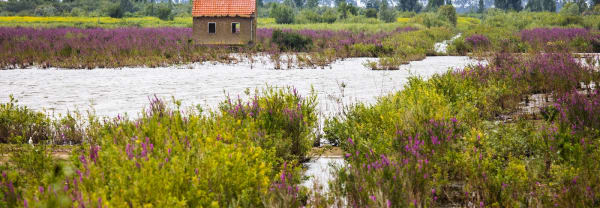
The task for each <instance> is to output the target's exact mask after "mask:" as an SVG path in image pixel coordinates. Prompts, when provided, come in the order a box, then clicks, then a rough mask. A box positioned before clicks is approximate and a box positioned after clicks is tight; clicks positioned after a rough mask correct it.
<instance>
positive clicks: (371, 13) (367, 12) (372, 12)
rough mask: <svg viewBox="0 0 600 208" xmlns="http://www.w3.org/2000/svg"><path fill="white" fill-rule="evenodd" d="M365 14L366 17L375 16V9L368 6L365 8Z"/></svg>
mask: <svg viewBox="0 0 600 208" xmlns="http://www.w3.org/2000/svg"><path fill="white" fill-rule="evenodd" d="M365 16H366V17H368V18H377V10H376V9H375V8H368V9H366V10H365Z"/></svg>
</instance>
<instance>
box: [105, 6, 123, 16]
mask: <svg viewBox="0 0 600 208" xmlns="http://www.w3.org/2000/svg"><path fill="white" fill-rule="evenodd" d="M107 14H108V16H109V17H112V18H122V17H123V15H124V14H125V11H124V10H123V8H121V6H119V5H118V4H114V5H112V6H109V7H108V8H107Z"/></svg>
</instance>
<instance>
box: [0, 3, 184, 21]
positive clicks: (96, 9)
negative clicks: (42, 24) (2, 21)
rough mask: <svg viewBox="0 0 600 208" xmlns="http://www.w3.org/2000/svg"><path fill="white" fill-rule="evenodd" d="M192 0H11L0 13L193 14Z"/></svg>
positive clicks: (170, 16) (168, 17)
mask: <svg viewBox="0 0 600 208" xmlns="http://www.w3.org/2000/svg"><path fill="white" fill-rule="evenodd" d="M191 8H192V7H191V0H8V1H6V2H4V1H0V16H11V15H19V16H111V17H117V18H120V17H124V16H156V17H159V18H161V19H165V20H169V19H173V17H174V16H186V15H187V16H189V15H191Z"/></svg>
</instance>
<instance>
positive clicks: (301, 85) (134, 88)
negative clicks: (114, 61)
mask: <svg viewBox="0 0 600 208" xmlns="http://www.w3.org/2000/svg"><path fill="white" fill-rule="evenodd" d="M367 60H373V59H369V58H352V59H345V60H342V61H337V62H335V63H333V64H332V65H331V66H330V67H326V68H325V69H291V70H273V66H272V64H268V63H267V64H261V63H254V64H249V63H246V62H245V63H238V64H212V63H204V64H192V65H185V66H178V67H168V68H123V69H94V70H59V69H23V70H6V71H0V89H1V90H0V102H7V101H8V99H9V95H11V94H12V95H14V97H15V98H17V99H18V100H19V104H21V105H26V106H28V107H30V108H32V109H35V110H43V109H45V110H47V111H53V112H55V113H64V112H66V111H69V110H70V111H72V110H81V111H85V110H89V109H94V110H95V111H96V114H97V115H100V116H116V115H117V114H125V113H126V114H128V115H129V116H130V117H136V116H137V115H138V112H140V111H141V110H142V109H143V108H144V107H145V106H147V105H148V97H150V96H153V95H157V96H158V97H162V98H167V99H170V98H171V97H172V96H173V97H175V98H176V99H179V100H181V101H182V106H195V105H201V106H203V107H204V108H213V109H214V108H215V107H216V106H217V105H218V103H219V102H221V101H223V100H224V98H225V95H226V94H229V95H231V96H233V97H237V95H242V96H243V95H244V91H245V90H246V89H251V90H254V89H256V88H259V89H260V88H264V87H266V86H267V85H268V86H273V87H285V86H293V87H295V88H297V89H298V91H299V92H300V93H301V94H302V95H307V94H309V93H310V91H311V88H314V90H315V92H316V93H317V95H318V101H319V105H318V108H319V110H320V111H321V112H323V113H325V114H327V113H332V112H337V111H338V109H339V100H341V101H342V102H344V103H345V104H349V103H351V102H365V103H373V102H374V101H376V98H377V97H378V96H382V95H386V94H388V93H390V92H394V91H397V90H399V89H401V88H402V86H403V85H404V84H405V83H406V81H407V78H408V77H409V76H411V75H418V76H422V77H425V78H426V77H429V76H431V75H433V74H435V73H442V72H445V71H447V70H449V68H457V67H464V66H465V65H467V64H470V63H476V62H477V61H475V60H472V59H469V58H467V57H456V56H455V57H451V56H438V57H427V58H426V59H424V60H422V61H415V62H411V63H410V64H409V65H405V66H402V67H401V70H397V71H372V70H368V69H366V68H365V67H364V66H363V63H364V62H365V61H367ZM284 68H285V67H284ZM339 98H341V99H339Z"/></svg>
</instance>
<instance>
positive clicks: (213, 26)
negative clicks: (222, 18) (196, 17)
mask: <svg viewBox="0 0 600 208" xmlns="http://www.w3.org/2000/svg"><path fill="white" fill-rule="evenodd" d="M216 32H217V23H215V22H209V23H208V33H211V34H214V33H216Z"/></svg>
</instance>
